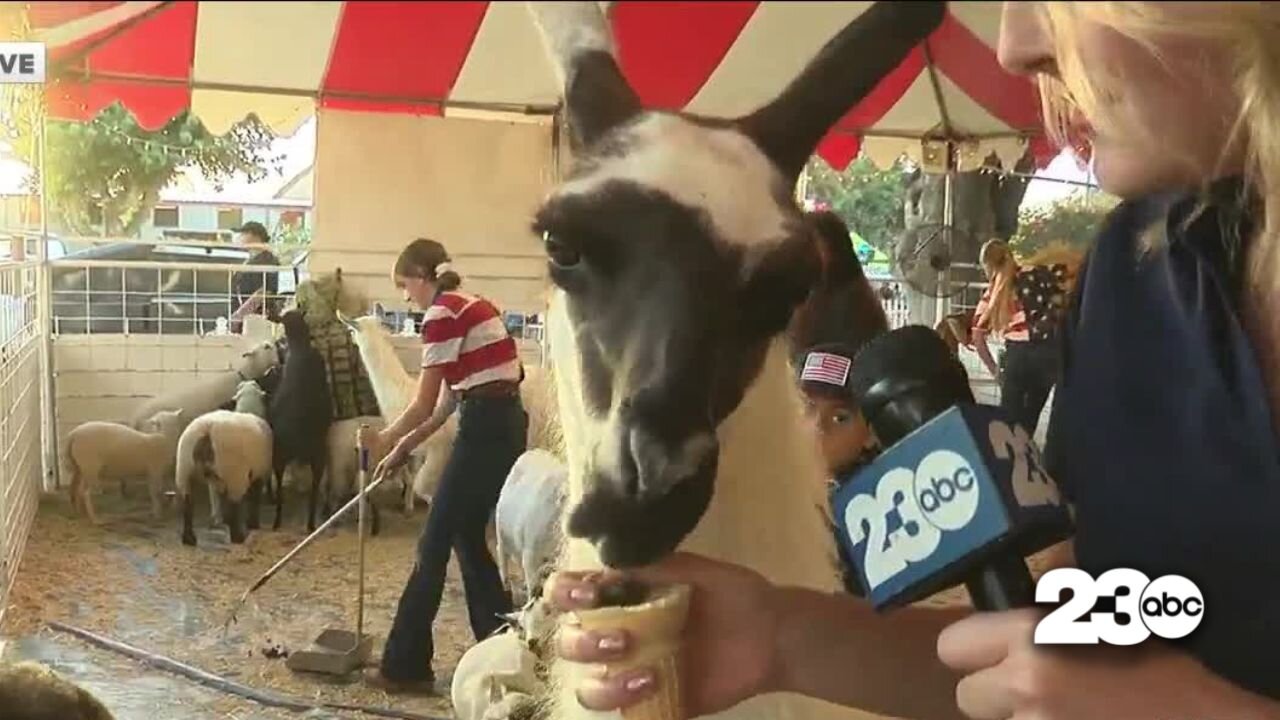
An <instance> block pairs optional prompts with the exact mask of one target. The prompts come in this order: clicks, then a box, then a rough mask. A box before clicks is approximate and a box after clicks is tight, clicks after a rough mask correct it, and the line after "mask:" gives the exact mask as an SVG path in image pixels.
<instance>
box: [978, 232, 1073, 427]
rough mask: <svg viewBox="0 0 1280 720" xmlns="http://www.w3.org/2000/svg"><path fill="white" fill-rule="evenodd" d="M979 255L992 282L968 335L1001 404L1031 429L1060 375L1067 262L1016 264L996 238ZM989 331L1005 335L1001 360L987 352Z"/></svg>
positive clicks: (993, 333) (1035, 423) (1010, 252)
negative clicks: (999, 362) (992, 381)
mask: <svg viewBox="0 0 1280 720" xmlns="http://www.w3.org/2000/svg"><path fill="white" fill-rule="evenodd" d="M978 259H979V261H980V262H981V263H982V267H983V269H984V270H985V271H986V274H987V281H988V282H989V283H990V284H989V285H988V286H987V290H986V292H984V293H983V295H982V299H981V300H979V301H978V306H977V307H976V308H974V311H973V328H972V329H971V330H970V338H971V341H972V343H973V347H974V350H975V351H976V352H977V354H978V357H979V358H981V359H982V362H983V364H984V365H986V367H987V370H988V371H989V372H990V373H991V375H992V377H994V378H995V379H996V382H997V383H999V385H1000V404H1001V406H1002V407H1003V408H1004V409H1005V411H1006V412H1007V413H1009V416H1010V417H1012V418H1013V419H1014V420H1016V421H1018V422H1019V423H1021V424H1022V426H1023V427H1025V428H1026V429H1027V432H1028V433H1031V434H1033V435H1034V434H1035V430H1036V426H1037V425H1038V424H1039V423H1040V413H1041V412H1042V411H1043V410H1044V404H1045V401H1046V400H1048V399H1049V392H1050V391H1051V390H1052V389H1053V385H1054V383H1055V382H1056V381H1057V379H1058V352H1059V346H1058V329H1059V323H1060V320H1061V317H1062V311H1063V309H1064V308H1065V305H1066V296H1065V288H1066V285H1067V282H1068V268H1067V266H1066V265H1065V264H1062V263H1055V264H1052V265H1048V264H1039V263H1035V262H1031V263H1028V264H1027V265H1026V266H1025V267H1022V266H1019V264H1018V261H1017V260H1016V259H1015V258H1014V256H1013V251H1011V250H1010V249H1009V246H1008V245H1006V244H1005V243H1003V242H1001V241H1000V240H990V241H988V242H987V243H986V244H985V245H983V246H982V250H981V251H980V252H979V255H978ZM988 335H997V336H999V337H1000V338H1001V339H1002V340H1004V355H1003V356H1002V357H1001V360H1002V363H1001V365H1000V366H997V364H996V361H995V359H994V358H992V357H991V348H990V346H988V345H987V336H988Z"/></svg>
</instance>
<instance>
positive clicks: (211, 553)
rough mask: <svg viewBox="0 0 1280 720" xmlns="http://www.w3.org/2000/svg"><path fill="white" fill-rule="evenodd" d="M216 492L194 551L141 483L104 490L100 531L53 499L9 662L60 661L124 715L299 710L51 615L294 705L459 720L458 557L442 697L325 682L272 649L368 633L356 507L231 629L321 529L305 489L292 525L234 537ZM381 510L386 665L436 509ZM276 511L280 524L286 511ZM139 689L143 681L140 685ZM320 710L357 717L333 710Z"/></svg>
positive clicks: (372, 580)
mask: <svg viewBox="0 0 1280 720" xmlns="http://www.w3.org/2000/svg"><path fill="white" fill-rule="evenodd" d="M202 494H203V493H199V494H197V497H200V495H202ZM201 500H202V501H203V502H201V503H197V511H196V528H197V535H198V537H199V546H198V547H195V548H191V547H186V546H184V545H182V544H181V543H180V542H179V528H180V519H179V513H178V512H177V510H176V509H174V508H170V509H168V510H167V511H166V518H165V519H164V520H160V521H156V520H152V519H151V517H150V513H149V511H148V509H147V508H148V503H147V500H146V490H145V488H143V487H137V486H134V487H131V489H130V497H129V498H127V499H121V497H120V490H119V487H118V486H115V487H111V488H106V489H103V490H101V491H99V492H98V493H97V494H96V495H95V508H96V510H97V513H98V516H99V519H100V520H101V525H100V526H98V527H93V526H91V525H89V524H88V522H87V521H86V520H84V519H82V518H79V517H74V516H73V515H72V511H71V505H70V502H69V501H68V500H67V498H66V496H65V494H60V495H51V496H46V497H44V498H43V500H42V503H41V507H40V511H39V515H38V517H37V520H36V525H35V528H34V530H33V532H32V535H31V539H30V541H29V544H28V546H27V550H26V553H25V556H24V558H23V561H22V567H21V570H20V573H19V576H18V580H17V582H16V583H15V586H14V588H13V591H12V594H11V596H10V601H9V602H10V604H9V608H8V610H7V612H6V616H5V621H4V626H3V627H0V638H4V639H6V640H7V641H8V647H7V648H6V651H5V653H4V658H5V659H6V660H9V659H23V658H29V659H36V660H43V661H46V662H47V663H48V664H50V665H51V666H53V667H54V669H55V670H59V671H62V672H66V673H68V674H69V675H70V676H71V678H72V679H73V680H75V681H77V682H82V683H83V684H84V685H85V686H86V688H88V689H90V690H91V692H95V694H100V696H101V697H102V700H103V702H104V703H105V704H107V705H108V706H109V707H110V708H111V709H112V710H113V711H114V712H117V715H116V717H117V718H118V720H133V719H134V718H138V719H139V720H141V719H142V718H145V719H146V720H156V719H157V718H168V717H175V718H176V717H184V718H203V717H209V718H240V719H243V720H248V719H250V718H255V719H256V718H262V719H264V720H266V719H271V718H284V717H289V718H297V717H299V715H298V714H297V713H294V712H291V711H289V710H284V709H270V708H265V707H263V706H261V705H258V704H256V703H252V702H249V701H240V700H236V699H235V698H234V697H232V696H228V695H226V694H223V693H219V692H216V691H213V690H206V689H205V688H203V687H201V686H199V685H196V684H194V683H192V682H190V681H188V680H185V679H183V678H180V677H176V676H173V675H170V674H167V673H163V672H160V671H157V670H151V669H149V668H145V667H144V666H142V665H140V664H137V663H135V662H133V661H131V660H128V659H122V658H121V656H119V655H116V654H114V653H110V652H107V651H103V650H98V649H96V648H93V647H92V646H90V645H88V644H86V643H84V642H82V641H80V640H78V639H75V638H73V637H72V636H69V635H67V634H64V633H61V632H57V631H55V630H53V629H50V628H48V627H47V626H46V625H45V624H46V623H47V622H49V621H55V620H56V621H62V622H64V623H67V624H70V625H75V626H78V627H82V628H85V629H87V630H91V631H93V632H96V633H99V634H102V635H106V636H109V637H111V638H113V639H116V640H119V641H122V642H125V643H128V644H130V645H133V646H134V647H137V648H140V649H142V650H146V651H148V652H151V653H155V654H159V655H164V656H167V657H169V658H172V659H174V660H178V661H180V662H183V663H187V664H189V665H192V666H195V667H197V668H199V669H201V670H205V671H207V672H212V673H215V674H218V675H221V676H223V677H226V678H228V679H230V680H234V681H236V682H239V683H242V684H245V685H248V686H251V687H253V688H255V689H261V690H270V691H275V692H277V693H280V694H282V695H285V696H288V697H291V698H294V699H301V700H303V701H317V702H336V703H346V704H361V705H374V706H383V707H394V708H396V709H398V710H405V711H410V712H414V713H420V714H422V715H426V716H433V717H451V716H452V710H451V707H450V704H449V701H448V697H447V693H448V680H449V678H450V676H451V674H452V670H453V668H454V667H455V666H456V664H457V662H458V659H459V658H460V657H461V655H462V653H463V652H465V650H466V649H467V648H468V647H470V646H471V644H472V643H473V642H474V638H473V637H472V635H471V630H470V624H469V622H468V620H467V615H466V606H465V602H464V598H463V594H462V582H461V577H460V575H459V574H458V568H457V566H456V562H451V563H450V568H449V581H448V583H447V584H446V587H445V592H444V598H443V603H442V605H441V610H440V614H439V616H438V619H437V622H436V628H435V646H436V655H435V662H434V667H435V671H436V674H437V676H438V678H440V682H439V683H438V687H440V688H441V689H442V690H443V696H442V697H439V698H409V699H406V698H403V697H391V696H388V695H386V694H385V693H382V692H381V691H377V690H372V689H369V688H366V687H365V686H364V685H363V684H362V683H360V682H358V679H357V678H355V677H353V678H352V680H355V681H354V682H351V681H348V682H345V683H344V682H335V681H334V680H331V679H329V678H327V677H324V676H314V675H298V674H295V673H294V672H293V671H291V670H289V669H288V668H287V667H286V666H285V660H284V658H283V657H268V655H269V654H271V653H270V652H269V651H270V650H271V649H276V648H280V647H283V648H284V649H286V650H288V651H290V652H292V651H295V650H298V649H302V648H304V647H306V646H307V645H309V644H310V643H311V641H312V640H313V639H314V638H315V636H316V635H317V634H318V633H319V632H320V631H321V630H322V629H323V628H325V627H337V628H344V629H347V628H349V629H352V630H354V628H355V618H356V593H357V542H356V530H355V524H354V513H353V514H352V520H351V521H350V522H349V523H348V522H347V521H346V520H345V519H344V521H343V523H344V524H343V526H342V527H339V528H336V529H331V530H330V531H328V532H327V533H326V534H325V535H324V536H322V537H321V538H319V539H317V540H316V541H315V542H314V543H312V544H311V545H310V546H308V547H307V548H306V549H304V550H303V551H302V552H301V553H300V554H299V555H298V556H296V557H295V559H294V560H293V561H292V562H291V563H290V564H289V565H287V566H286V567H285V568H284V569H282V570H281V571H280V572H279V573H278V574H277V575H276V576H275V577H273V578H272V579H271V580H270V581H269V582H268V583H267V584H266V585H264V586H263V587H262V588H260V589H259V590H258V591H257V592H255V593H254V594H253V595H252V596H251V597H250V600H249V601H248V602H247V603H246V604H245V605H244V607H243V608H242V609H241V610H240V611H239V613H238V617H237V621H236V622H235V623H233V624H231V625H230V626H229V627H227V628H226V629H225V631H224V622H225V621H226V620H227V618H228V617H229V612H230V610H231V609H232V608H233V607H234V605H235V604H236V602H237V600H238V599H239V598H240V596H241V594H242V593H243V592H244V591H245V590H246V589H247V588H248V587H250V585H251V584H252V583H253V582H254V581H255V580H256V579H257V578H258V576H259V575H261V574H262V573H263V572H264V571H266V570H267V568H269V567H270V566H271V565H272V564H274V563H275V562H276V561H277V560H279V559H280V558H281V557H283V556H284V555H285V553H287V552H288V551H289V550H290V549H292V547H293V546H294V545H295V544H296V543H298V542H299V541H301V540H302V539H303V538H304V537H306V532H305V521H304V513H305V498H304V497H297V496H294V497H290V498H289V503H288V504H287V505H286V517H285V522H284V525H283V527H282V528H281V530H280V531H279V532H273V531H271V530H265V531H260V532H256V533H252V534H251V535H250V537H249V540H248V542H247V543H246V544H245V545H241V546H235V545H228V544H226V543H225V532H214V531H210V530H209V528H208V526H209V519H208V510H207V508H206V504H207V495H205V496H204V497H202V498H201ZM381 505H382V506H383V512H382V520H383V523H382V532H381V534H380V535H379V536H378V537H376V538H370V539H369V541H368V542H367V543H366V546H365V563H366V576H365V632H366V633H371V634H372V635H373V637H374V647H373V653H372V657H373V659H374V660H375V661H376V659H377V658H378V657H380V656H381V649H382V643H383V642H384V640H385V637H386V632H387V630H388V628H389V626H390V623H391V619H392V616H393V614H394V612H395V606H396V602H397V600H398V598H399V595H400V591H401V589H402V588H403V584H404V582H405V580H406V578H407V577H408V573H409V571H410V567H411V564H412V561H413V556H414V545H415V542H416V539H417V536H418V532H419V530H420V528H421V527H422V523H423V522H424V521H425V518H426V514H427V512H428V510H427V509H426V508H424V507H423V506H421V505H419V507H418V508H417V511H416V512H415V513H414V515H413V516H412V517H406V516H405V515H404V514H403V513H402V511H401V510H399V509H398V508H395V507H391V503H390V502H389V501H384V502H382V503H381ZM263 514H264V519H266V520H267V521H268V524H269V520H270V517H271V513H270V512H265V511H264V513H263ZM130 668H132V669H130ZM118 678H131V681H130V682H131V683H132V685H131V684H129V683H123V684H122V683H120V682H117V681H113V679H118ZM138 683H142V684H141V685H140V686H136V685H137V684H138ZM148 683H151V685H150V686H149V685H148ZM117 686H118V687H117ZM135 686H136V687H135ZM152 686H154V687H152ZM148 687H151V689H152V690H155V689H156V688H157V687H160V688H169V687H172V689H173V692H168V691H167V690H166V692H163V693H156V692H146V690H147V688H148ZM99 690H101V693H99V692H98V691H99ZM134 696H136V698H134ZM149 696H157V697H163V698H164V701H166V702H168V701H172V702H174V703H176V704H177V705H178V706H180V707H182V708H184V709H183V711H181V712H175V713H174V714H172V715H170V714H167V713H159V714H157V712H156V710H157V708H156V706H155V701H156V700H155V697H152V698H151V699H150V700H148V699H147V698H148V697H149ZM131 698H133V699H131ZM135 700H136V702H135ZM315 717H357V716H356V715H340V714H336V713H335V714H331V715H330V714H324V713H317V714H315ZM365 717H367V716H365Z"/></svg>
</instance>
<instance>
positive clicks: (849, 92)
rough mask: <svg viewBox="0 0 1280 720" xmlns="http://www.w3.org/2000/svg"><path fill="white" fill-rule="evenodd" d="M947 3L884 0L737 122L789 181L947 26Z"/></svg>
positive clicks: (873, 6)
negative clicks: (825, 139) (824, 141)
mask: <svg viewBox="0 0 1280 720" xmlns="http://www.w3.org/2000/svg"><path fill="white" fill-rule="evenodd" d="M945 12H946V3H945V2H893V1H891V0H881V1H880V2H877V3H875V4H874V5H872V6H871V7H870V8H868V9H867V10H865V11H863V13H862V14H861V15H859V16H858V17H857V18H856V19H855V20H854V21H853V22H851V23H849V24H848V25H846V26H845V28H844V29H843V30H841V31H840V32H838V33H836V35H835V37H833V38H831V40H829V41H827V44H826V45H824V46H823V47H822V49H821V50H819V51H818V54H817V55H815V56H814V58H813V59H812V60H810V61H809V64H808V65H807V66H806V67H805V69H804V71H802V72H801V73H800V74H799V75H798V76H796V78H795V79H794V80H792V81H791V83H790V84H789V85H787V87H786V88H785V89H783V91H782V93H781V94H780V95H778V96H777V97H776V98H774V99H773V101H772V102H770V103H769V104H768V105H765V106H764V107H762V108H760V109H758V110H756V111H755V112H753V113H751V114H750V115H748V116H746V117H744V118H740V119H739V120H738V125H739V127H740V128H741V129H742V131H743V132H744V133H746V134H747V135H748V136H750V137H751V139H752V140H754V141H755V143H756V145H758V146H759V147H760V149H761V150H762V151H763V152H764V154H765V155H767V156H768V157H769V159H770V160H772V161H773V163H774V164H775V165H777V167H778V169H779V170H781V171H782V173H783V175H784V176H785V177H787V178H797V177H799V176H800V171H801V170H802V169H804V164H805V162H806V161H807V160H808V159H809V156H810V155H812V154H813V151H814V150H815V149H816V148H817V147H818V142H819V141H821V140H822V138H823V136H824V135H826V134H827V131H828V130H830V129H831V127H832V126H834V125H835V124H836V123H837V122H838V121H839V120H840V118H841V117H843V116H844V114H845V113H847V112H848V111H849V109H850V108H852V107H853V106H854V105H856V104H858V103H859V102H860V101H861V100H862V99H863V98H865V97H866V96H867V95H868V94H869V93H870V92H871V91H872V90H873V89H874V88H875V87H876V85H878V84H879V83H880V80H881V79H882V78H884V76H885V75H887V74H889V73H890V72H891V71H892V70H893V69H894V68H896V67H898V65H900V64H901V63H902V61H903V60H904V59H906V57H907V54H908V53H909V52H911V50H912V49H913V48H914V47H916V45H918V44H920V42H921V41H923V40H924V39H925V38H926V37H928V35H929V33H931V32H933V30H934V29H935V28H937V27H938V25H939V24H940V23H941V22H942V18H943V15H944V14H945Z"/></svg>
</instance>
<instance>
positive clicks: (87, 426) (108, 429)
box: [63, 409, 184, 525]
mask: <svg viewBox="0 0 1280 720" xmlns="http://www.w3.org/2000/svg"><path fill="white" fill-rule="evenodd" d="M183 417H184V412H183V410H182V409H177V410H163V411H160V412H158V413H156V414H155V415H153V416H152V417H151V418H150V419H148V420H145V421H143V422H142V423H141V425H142V428H141V429H134V428H131V427H129V426H128V425H123V424H121V423H113V422H103V421H98V420H94V421H90V422H86V423H82V424H80V425H77V426H76V428H75V429H74V430H72V431H71V432H70V433H68V434H67V441H66V444H65V446H64V448H63V465H64V466H65V467H66V469H67V471H68V472H69V473H70V475H71V488H70V492H71V505H72V507H73V508H75V509H76V510H77V511H80V512H83V513H84V514H85V515H87V516H88V517H89V522H91V523H93V524H95V525H97V524H98V517H97V515H96V514H95V513H94V511H93V500H92V497H91V494H92V492H93V489H94V488H95V487H96V486H97V485H98V483H99V482H101V481H102V480H104V479H106V478H117V479H123V478H127V477H137V476H144V477H146V478H147V485H148V489H149V490H150V492H151V514H152V515H153V516H154V517H155V518H157V519H158V518H159V517H160V514H161V513H160V494H161V491H162V489H163V485H164V482H165V479H166V478H167V477H168V476H169V471H170V468H171V467H172V463H173V449H174V446H175V445H177V442H178V435H179V433H180V432H181V429H182V423H183Z"/></svg>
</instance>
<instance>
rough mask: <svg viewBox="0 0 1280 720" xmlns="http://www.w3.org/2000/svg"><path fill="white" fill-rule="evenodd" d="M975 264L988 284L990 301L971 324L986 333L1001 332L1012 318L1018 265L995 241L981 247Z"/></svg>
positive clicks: (1000, 243) (1005, 248) (999, 242)
mask: <svg viewBox="0 0 1280 720" xmlns="http://www.w3.org/2000/svg"><path fill="white" fill-rule="evenodd" d="M978 261H979V262H981V263H982V269H983V270H985V271H986V273H987V279H988V280H990V281H991V299H990V300H989V301H988V302H987V307H986V309H985V310H983V312H982V314H981V315H979V316H978V317H977V318H975V319H974V323H973V324H974V327H977V328H980V329H983V330H986V331H988V332H1000V331H1002V330H1004V328H1005V327H1006V326H1008V324H1009V320H1010V319H1012V318H1013V311H1014V307H1013V300H1014V291H1013V279H1014V276H1015V275H1017V274H1018V262H1017V260H1015V259H1014V257H1013V252H1011V251H1010V250H1009V246H1008V245H1006V244H1005V243H1004V242H1003V241H1002V240H998V239H993V240H988V241H987V242H986V243H985V244H984V245H983V246H982V249H981V250H979V251H978Z"/></svg>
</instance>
